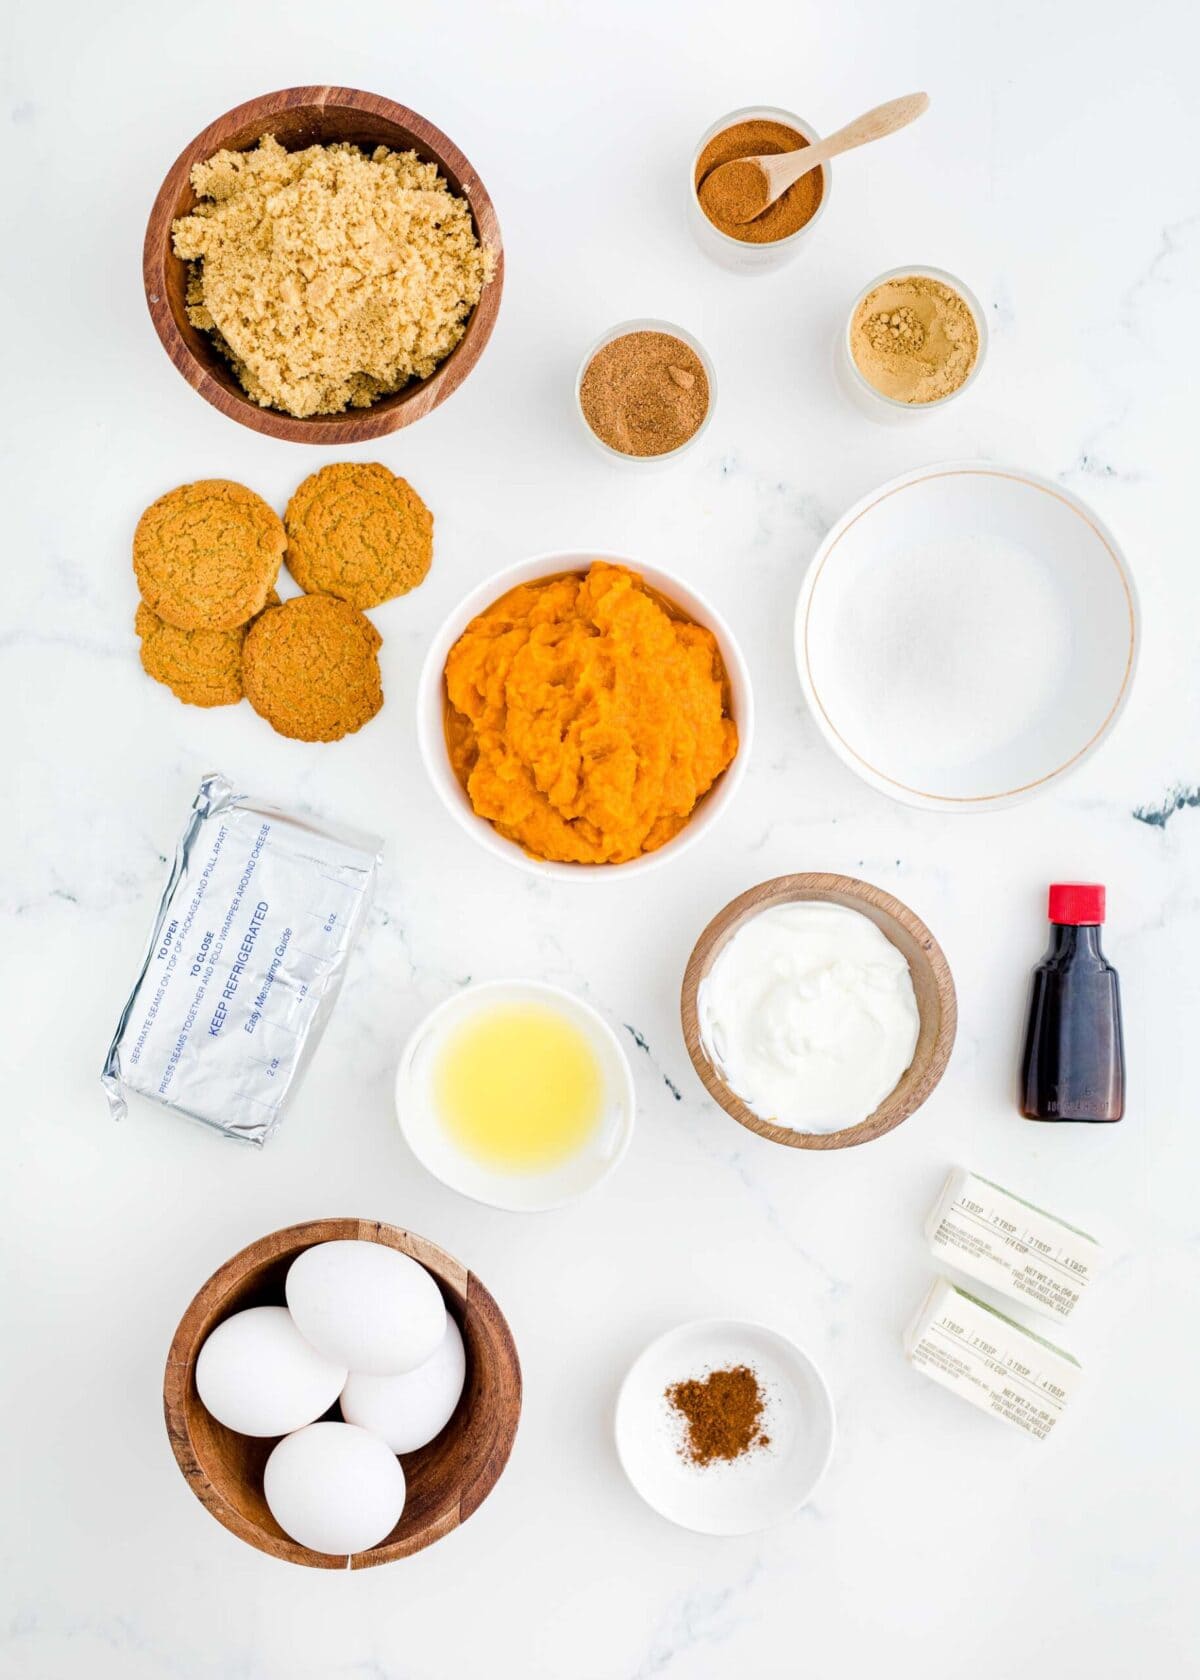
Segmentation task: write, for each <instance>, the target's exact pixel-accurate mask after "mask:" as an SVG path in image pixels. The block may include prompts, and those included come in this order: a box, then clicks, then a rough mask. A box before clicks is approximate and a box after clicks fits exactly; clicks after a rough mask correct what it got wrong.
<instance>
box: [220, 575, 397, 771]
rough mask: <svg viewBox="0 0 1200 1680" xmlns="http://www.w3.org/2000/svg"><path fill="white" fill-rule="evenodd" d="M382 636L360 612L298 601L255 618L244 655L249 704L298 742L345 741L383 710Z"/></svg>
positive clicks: (344, 604) (329, 599)
mask: <svg viewBox="0 0 1200 1680" xmlns="http://www.w3.org/2000/svg"><path fill="white" fill-rule="evenodd" d="M382 640H383V638H382V637H381V636H380V634H379V632H378V630H376V628H375V626H374V625H373V624H372V623H371V621H370V619H369V618H364V617H363V615H362V613H360V612H359V610H358V608H357V607H354V606H351V605H350V603H349V602H348V601H339V600H335V598H334V597H333V596H332V595H299V596H297V597H296V598H295V599H294V600H291V601H285V602H284V603H283V605H282V606H281V607H272V608H270V609H269V610H268V611H267V612H265V613H263V614H262V615H261V616H260V617H258V618H256V619H255V621H254V623H253V624H252V625H251V626H250V629H249V631H248V632H247V635H246V642H245V646H244V647H243V649H242V683H243V686H244V688H245V691H246V698H247V700H249V702H250V704H251V705H252V706H253V707H254V710H255V711H256V712H257V713H258V714H259V716H260V717H264V718H266V720H267V722H268V723H269V724H270V725H271V727H272V729H275V730H278V732H279V734H280V735H288V736H290V737H291V739H292V740H294V741H340V740H341V738H342V736H343V735H351V734H353V733H354V731H355V730H356V729H361V728H362V726H363V724H364V723H368V722H370V720H371V719H372V718H373V717H374V716H375V713H376V712H377V711H378V710H379V708H380V706H382V705H383V686H382V684H381V682H380V677H379V660H378V658H377V657H376V654H377V650H378V648H379V647H380V644H381V643H382Z"/></svg>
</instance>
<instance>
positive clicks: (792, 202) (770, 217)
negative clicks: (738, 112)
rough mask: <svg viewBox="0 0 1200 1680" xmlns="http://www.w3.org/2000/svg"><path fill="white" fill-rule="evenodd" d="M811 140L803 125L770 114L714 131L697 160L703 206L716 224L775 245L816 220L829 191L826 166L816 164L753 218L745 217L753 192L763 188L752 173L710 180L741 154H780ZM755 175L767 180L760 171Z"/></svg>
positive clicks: (735, 236)
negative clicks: (800, 128)
mask: <svg viewBox="0 0 1200 1680" xmlns="http://www.w3.org/2000/svg"><path fill="white" fill-rule="evenodd" d="M807 145H808V141H807V140H806V139H805V138H804V136H803V134H801V133H800V132H799V131H798V130H797V129H794V128H789V127H788V126H787V125H786V124H785V123H778V122H769V121H767V120H765V119H763V120H755V121H752V122H740V123H734V125H733V127H732V128H723V129H722V130H721V132H720V134H714V135H713V137H712V139H711V140H710V141H709V142H708V145H707V146H705V148H704V150H703V151H702V152H701V153H700V157H699V159H698V160H697V163H696V193H697V196H698V197H699V200H700V207H701V209H702V210H703V211H704V214H705V215H706V216H707V217H708V219H709V221H710V222H711V223H712V224H713V226H714V227H715V228H719V229H720V231H721V232H722V233H726V234H728V235H729V237H730V238H731V239H740V240H741V241H742V242H743V243H744V244H748V245H770V244H772V243H774V241H775V240H777V239H786V238H787V237H788V235H789V234H790V233H795V232H796V230H797V229H798V228H802V227H803V226H804V224H805V223H806V222H810V221H811V220H812V218H813V217H814V216H815V215H816V213H817V211H818V210H819V209H820V207H821V199H822V196H823V195H824V192H825V175H824V171H823V170H821V169H810V170H809V172H808V174H807V175H801V177H800V179H799V180H798V181H795V182H793V183H792V185H791V186H790V187H789V188H788V190H787V191H786V192H785V193H784V194H783V196H782V197H781V198H778V199H776V201H775V203H774V204H772V205H771V206H770V208H769V209H767V210H764V211H763V212H762V214H761V215H755V216H754V220H753V221H742V220H740V217H741V216H742V215H744V214H746V213H747V212H749V213H750V214H753V205H754V202H755V201H754V198H753V192H754V191H755V190H757V189H755V187H754V183H753V182H751V181H750V179H749V176H748V172H746V171H743V170H738V171H736V172H734V174H733V180H732V181H728V182H727V181H725V179H724V177H721V178H720V179H714V180H713V181H712V182H711V185H710V184H709V179H708V178H709V177H710V176H711V175H712V173H713V171H714V170H715V169H718V168H719V167H720V166H721V164H723V163H732V162H733V161H734V160H735V159H737V158H747V157H767V156H774V155H775V154H776V153H778V152H794V151H798V150H799V148H800V147H801V146H807ZM755 175H756V176H757V177H758V178H759V179H761V176H760V174H759V172H758V171H755ZM759 201H761V192H759Z"/></svg>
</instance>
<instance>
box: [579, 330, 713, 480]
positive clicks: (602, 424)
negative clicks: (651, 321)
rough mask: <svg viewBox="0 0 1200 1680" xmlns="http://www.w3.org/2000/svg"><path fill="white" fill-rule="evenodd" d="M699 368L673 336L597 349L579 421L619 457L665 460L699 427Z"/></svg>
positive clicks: (624, 339) (703, 393) (626, 339)
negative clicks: (645, 457) (654, 457)
mask: <svg viewBox="0 0 1200 1680" xmlns="http://www.w3.org/2000/svg"><path fill="white" fill-rule="evenodd" d="M710 401H711V393H710V391H709V386H708V375H707V373H706V372H705V371H704V363H703V362H702V361H701V360H700V358H699V356H698V355H697V354H696V352H695V351H694V350H693V349H692V347H691V345H690V344H685V343H684V341H683V340H682V339H681V338H676V337H675V336H674V334H672V333H663V332H631V333H624V334H623V335H622V336H621V337H620V338H614V339H610V340H609V342H608V343H607V344H605V345H602V346H601V348H600V349H599V350H597V352H596V354H595V355H594V356H593V357H592V359H591V361H590V362H589V363H588V365H587V367H586V369H585V370H584V375H583V380H582V382H581V384H580V387H579V403H580V407H581V408H582V409H583V417H584V419H585V420H586V421H587V423H588V425H589V426H590V427H591V428H592V430H593V431H594V432H595V434H596V436H597V437H598V438H599V439H600V441H601V442H602V443H606V444H607V445H608V447H609V448H610V449H616V450H618V451H619V452H620V453H621V454H622V455H635V456H643V457H644V456H648V455H669V454H670V453H671V451H672V450H673V449H679V448H680V447H681V446H682V445H683V444H685V443H686V442H687V441H688V439H689V438H690V437H693V436H694V435H695V434H696V432H698V431H699V429H700V427H701V426H702V425H703V424H704V417H705V415H706V414H707V413H708V405H709V402H710Z"/></svg>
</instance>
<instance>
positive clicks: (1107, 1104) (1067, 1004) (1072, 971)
mask: <svg viewBox="0 0 1200 1680" xmlns="http://www.w3.org/2000/svg"><path fill="white" fill-rule="evenodd" d="M1021 1112H1022V1114H1024V1115H1025V1117H1026V1119H1028V1120H1091V1121H1103V1120H1119V1119H1120V1118H1121V1116H1122V1115H1123V1114H1124V1112H1125V1046H1124V1042H1123V1039H1122V1034H1121V991H1120V983H1119V981H1118V979H1117V971H1116V969H1115V968H1113V967H1112V965H1111V964H1110V963H1109V962H1107V961H1106V959H1105V956H1104V953H1103V951H1102V950H1101V949H1100V929H1099V927H1097V926H1092V925H1084V926H1080V927H1064V926H1062V925H1060V924H1059V923H1057V922H1052V923H1051V926H1050V949H1049V951H1048V952H1047V953H1046V955H1045V957H1044V958H1043V959H1042V961H1041V962H1040V963H1039V964H1038V966H1037V968H1035V969H1034V971H1033V989H1032V991H1031V993H1030V999H1029V1023H1028V1026H1027V1027H1026V1029H1025V1053H1024V1056H1023V1057H1022V1062H1021Z"/></svg>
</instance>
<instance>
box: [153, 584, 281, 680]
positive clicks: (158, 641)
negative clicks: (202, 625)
mask: <svg viewBox="0 0 1200 1680" xmlns="http://www.w3.org/2000/svg"><path fill="white" fill-rule="evenodd" d="M278 605H279V596H278V595H277V594H276V593H275V591H274V590H273V589H272V591H271V593H270V595H269V596H268V597H267V606H268V607H277V606H278ZM133 627H134V629H135V630H136V631H137V633H138V636H139V638H140V639H141V644H142V669H143V670H144V671H145V672H146V674H147V676H151V677H153V678H154V680H155V682H160V683H162V684H164V685H165V687H167V688H169V689H170V690H171V693H172V694H173V695H174V696H175V698H176V699H177V700H182V701H183V702H184V704H185V705H187V706H236V705H237V703H238V701H239V700H240V699H241V698H242V644H243V643H244V642H245V640H246V632H247V630H248V629H249V628H250V626H249V625H248V624H239V625H238V627H237V629H236V630H177V629H176V628H175V626H174V625H173V624H168V623H167V622H166V620H165V619H162V618H159V616H158V614H157V613H156V612H154V611H152V610H151V608H149V607H148V606H147V605H146V603H145V601H139V602H138V610H137V616H136V618H135V619H134V621H133Z"/></svg>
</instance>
